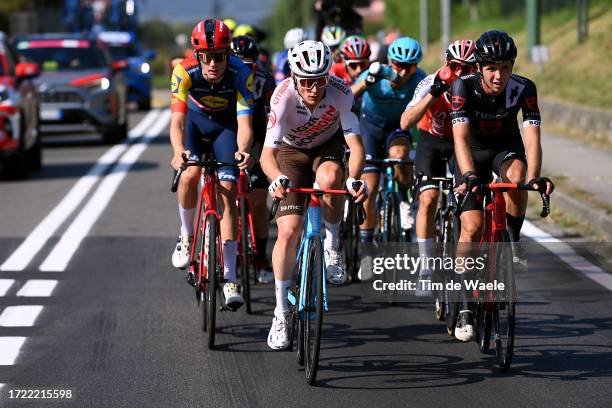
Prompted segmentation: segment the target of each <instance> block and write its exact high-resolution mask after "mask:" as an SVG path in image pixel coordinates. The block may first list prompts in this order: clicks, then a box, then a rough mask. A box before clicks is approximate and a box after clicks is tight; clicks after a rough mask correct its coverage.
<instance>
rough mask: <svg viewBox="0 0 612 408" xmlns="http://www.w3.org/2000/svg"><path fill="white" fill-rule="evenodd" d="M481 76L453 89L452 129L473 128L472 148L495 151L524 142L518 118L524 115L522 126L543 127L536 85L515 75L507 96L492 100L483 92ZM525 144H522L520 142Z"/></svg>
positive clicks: (469, 77)
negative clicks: (468, 126) (497, 148)
mask: <svg viewBox="0 0 612 408" xmlns="http://www.w3.org/2000/svg"><path fill="white" fill-rule="evenodd" d="M481 81H482V77H481V75H480V73H475V74H471V75H466V76H464V77H461V78H459V79H458V80H456V81H454V82H453V83H452V86H451V94H452V100H451V102H452V104H451V112H450V116H451V119H452V123H453V125H455V124H457V123H469V124H470V146H471V147H475V148H496V147H499V146H505V145H508V144H511V143H512V142H513V141H514V142H516V141H517V139H516V138H518V140H521V135H520V132H519V127H518V123H517V115H518V111H519V109H520V110H521V111H522V113H523V126H540V110H539V108H538V96H537V90H536V86H535V84H534V83H533V82H532V81H531V80H529V79H527V78H525V77H522V76H519V75H515V74H512V75H511V76H510V80H509V81H508V85H507V86H506V90H505V92H502V93H501V94H500V95H497V96H491V95H487V94H485V92H484V90H483V89H482V82H481ZM521 143H522V141H521Z"/></svg>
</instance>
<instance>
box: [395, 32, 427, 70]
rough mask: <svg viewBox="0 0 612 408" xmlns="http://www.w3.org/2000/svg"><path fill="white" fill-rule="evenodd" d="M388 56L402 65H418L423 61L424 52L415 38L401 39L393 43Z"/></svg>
mask: <svg viewBox="0 0 612 408" xmlns="http://www.w3.org/2000/svg"><path fill="white" fill-rule="evenodd" d="M387 56H388V57H389V59H390V60H392V61H395V62H399V63H400V64H418V63H419V62H421V60H422V59H423V51H421V44H419V42H418V41H417V40H415V39H414V38H410V37H400V38H398V39H397V40H395V41H393V42H392V43H391V45H390V46H389V52H388V53H387Z"/></svg>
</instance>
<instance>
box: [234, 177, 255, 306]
mask: <svg viewBox="0 0 612 408" xmlns="http://www.w3.org/2000/svg"><path fill="white" fill-rule="evenodd" d="M251 190H252V186H251V178H250V177H249V172H248V170H244V171H240V175H239V176H238V192H237V196H236V204H237V206H238V265H239V266H240V283H241V285H242V294H243V296H244V303H245V308H246V312H247V314H251V279H250V277H251V276H252V277H253V284H255V285H256V284H257V243H256V240H255V224H254V223H253V213H252V212H251V201H250V200H249V192H250V191H251Z"/></svg>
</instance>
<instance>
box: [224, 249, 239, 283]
mask: <svg viewBox="0 0 612 408" xmlns="http://www.w3.org/2000/svg"><path fill="white" fill-rule="evenodd" d="M237 253H238V241H223V277H224V278H225V280H227V281H228V282H236V254H237Z"/></svg>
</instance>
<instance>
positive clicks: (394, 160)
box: [365, 158, 414, 167]
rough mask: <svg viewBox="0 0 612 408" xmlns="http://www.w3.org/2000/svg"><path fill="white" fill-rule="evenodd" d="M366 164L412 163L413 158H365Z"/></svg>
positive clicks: (384, 165) (391, 164)
mask: <svg viewBox="0 0 612 408" xmlns="http://www.w3.org/2000/svg"><path fill="white" fill-rule="evenodd" d="M365 162H366V164H374V165H377V166H383V167H390V166H395V165H396V164H400V165H405V164H414V161H413V160H404V159H390V158H388V159H382V160H380V159H366V161H365Z"/></svg>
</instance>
